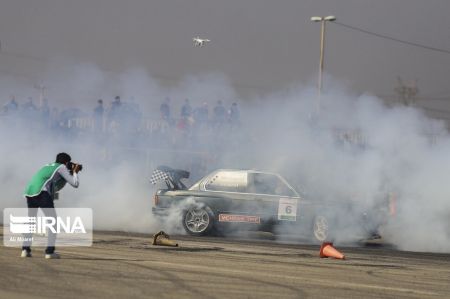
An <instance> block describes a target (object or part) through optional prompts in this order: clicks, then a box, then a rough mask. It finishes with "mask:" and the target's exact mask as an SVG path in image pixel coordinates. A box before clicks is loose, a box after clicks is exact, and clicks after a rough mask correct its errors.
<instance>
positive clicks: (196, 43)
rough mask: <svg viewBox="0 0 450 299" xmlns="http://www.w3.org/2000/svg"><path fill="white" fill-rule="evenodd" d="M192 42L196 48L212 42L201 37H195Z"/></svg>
mask: <svg viewBox="0 0 450 299" xmlns="http://www.w3.org/2000/svg"><path fill="white" fill-rule="evenodd" d="M192 41H193V42H194V47H203V46H204V45H206V43H207V42H210V40H209V39H206V38H200V37H199V36H197V37H194V38H193V39H192Z"/></svg>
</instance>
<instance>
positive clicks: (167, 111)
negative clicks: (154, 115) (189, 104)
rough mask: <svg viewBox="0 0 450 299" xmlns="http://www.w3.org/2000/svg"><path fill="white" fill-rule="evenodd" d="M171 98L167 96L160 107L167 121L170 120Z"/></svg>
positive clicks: (162, 115) (162, 116)
mask: <svg viewBox="0 0 450 299" xmlns="http://www.w3.org/2000/svg"><path fill="white" fill-rule="evenodd" d="M169 105H170V98H168V97H167V98H165V100H164V102H163V103H162V104H161V106H160V107H159V111H160V112H161V118H162V119H163V120H165V121H169V120H170V106H169Z"/></svg>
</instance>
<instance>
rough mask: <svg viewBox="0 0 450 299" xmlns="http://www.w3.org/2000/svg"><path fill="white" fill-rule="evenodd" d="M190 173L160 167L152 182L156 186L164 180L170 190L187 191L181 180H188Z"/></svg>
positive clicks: (156, 170) (155, 171)
mask: <svg viewBox="0 0 450 299" xmlns="http://www.w3.org/2000/svg"><path fill="white" fill-rule="evenodd" d="M188 178H189V171H186V170H181V169H173V168H170V167H168V166H158V167H157V168H156V169H155V170H154V171H153V174H152V177H151V179H150V182H151V183H152V184H156V182H157V181H159V180H162V179H164V181H165V183H166V185H167V188H168V189H169V190H185V189H187V187H186V185H184V184H183V182H182V181H181V179H188Z"/></svg>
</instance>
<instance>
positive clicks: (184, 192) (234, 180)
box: [152, 166, 348, 242]
mask: <svg viewBox="0 0 450 299" xmlns="http://www.w3.org/2000/svg"><path fill="white" fill-rule="evenodd" d="M155 171H156V172H157V177H158V178H159V179H163V180H164V181H165V183H166V186H167V188H164V189H159V190H157V191H156V194H155V195H154V205H153V208H152V211H153V214H154V215H156V216H159V217H167V216H168V215H169V214H170V213H171V210H172V209H174V207H178V208H175V210H177V211H181V215H180V222H181V224H182V226H183V228H184V230H185V231H186V232H187V233H188V234H190V235H194V236H202V235H208V234H212V233H214V232H223V231H226V230H228V229H236V228H240V229H241V228H243V229H249V230H263V231H272V232H273V231H275V230H276V228H281V230H276V231H277V232H280V231H283V230H284V231H286V232H290V233H299V234H305V233H306V234H307V235H309V236H312V237H313V238H314V239H315V240H316V241H318V242H323V241H326V240H331V239H332V238H333V233H334V231H335V229H336V228H337V227H338V226H339V225H341V224H342V223H343V221H342V219H337V218H336V215H345V209H346V208H348V207H344V206H343V205H340V204H338V203H334V204H333V203H329V202H321V201H316V200H312V199H308V198H305V197H303V196H300V195H299V194H298V193H297V192H296V191H295V190H294V188H292V186H291V185H289V183H288V182H287V181H286V180H285V179H284V178H283V177H282V176H280V175H279V174H276V173H271V172H264V171H256V170H239V169H219V170H216V171H213V172H212V173H210V174H208V175H206V176H205V177H203V178H202V179H200V180H199V181H198V182H196V183H195V184H193V185H192V186H191V187H189V188H188V187H186V186H185V184H184V183H183V182H182V181H181V180H182V179H187V178H189V172H187V171H184V170H176V169H171V168H169V167H164V166H160V167H158V168H157V170H155ZM154 174H155V173H154ZM153 181H155V179H153ZM172 211H173V210H172Z"/></svg>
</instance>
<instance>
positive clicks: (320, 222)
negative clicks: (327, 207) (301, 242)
mask: <svg viewBox="0 0 450 299" xmlns="http://www.w3.org/2000/svg"><path fill="white" fill-rule="evenodd" d="M331 223H332V222H331V220H330V217H327V216H325V215H316V216H315V217H314V220H313V223H312V236H313V238H314V241H315V242H318V243H322V242H331V241H333V240H332V239H333V234H332V227H331Z"/></svg>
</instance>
